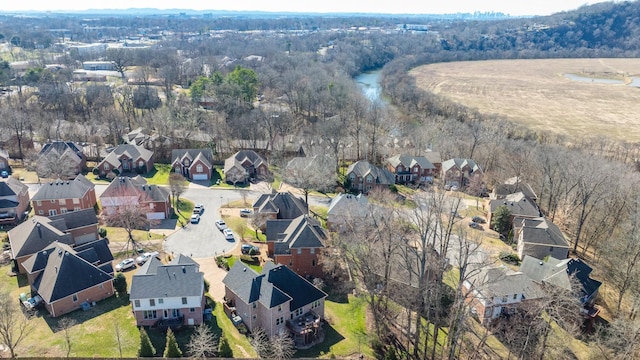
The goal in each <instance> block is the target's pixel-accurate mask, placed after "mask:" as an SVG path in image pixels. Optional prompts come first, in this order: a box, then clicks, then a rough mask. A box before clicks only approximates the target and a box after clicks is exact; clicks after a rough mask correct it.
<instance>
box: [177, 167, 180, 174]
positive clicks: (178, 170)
mask: <svg viewBox="0 0 640 360" xmlns="http://www.w3.org/2000/svg"><path fill="white" fill-rule="evenodd" d="M176 172H177V173H178V174H180V167H179V166H176Z"/></svg>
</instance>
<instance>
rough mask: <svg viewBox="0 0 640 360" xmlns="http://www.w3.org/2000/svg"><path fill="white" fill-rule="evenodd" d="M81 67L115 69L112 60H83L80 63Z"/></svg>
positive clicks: (89, 69)
mask: <svg viewBox="0 0 640 360" xmlns="http://www.w3.org/2000/svg"><path fill="white" fill-rule="evenodd" d="M82 69H83V70H87V71H98V70H103V71H116V65H115V64H114V63H113V61H85V62H83V63H82Z"/></svg>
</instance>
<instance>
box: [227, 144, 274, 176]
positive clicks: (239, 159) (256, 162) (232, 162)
mask: <svg viewBox="0 0 640 360" xmlns="http://www.w3.org/2000/svg"><path fill="white" fill-rule="evenodd" d="M246 160H249V162H250V163H251V164H253V167H254V168H257V167H258V166H260V165H262V164H264V165H267V166H269V164H268V163H267V160H265V158H263V157H262V156H260V155H259V154H258V153H257V152H255V151H253V150H240V151H238V152H237V153H235V154H233V155H231V156H230V157H228V158H227V159H226V160H225V161H224V172H225V173H226V172H227V171H228V170H230V169H232V168H234V167H238V168H241V169H244V168H243V167H242V163H243V162H245V161H246Z"/></svg>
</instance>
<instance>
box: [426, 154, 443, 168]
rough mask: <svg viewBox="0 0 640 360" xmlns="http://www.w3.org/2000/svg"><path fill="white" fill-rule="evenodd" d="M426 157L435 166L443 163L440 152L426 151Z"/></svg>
mask: <svg viewBox="0 0 640 360" xmlns="http://www.w3.org/2000/svg"><path fill="white" fill-rule="evenodd" d="M424 157H426V158H427V160H429V162H430V163H432V164H434V165H435V164H441V163H442V157H441V156H440V153H439V152H438V151H425V153H424Z"/></svg>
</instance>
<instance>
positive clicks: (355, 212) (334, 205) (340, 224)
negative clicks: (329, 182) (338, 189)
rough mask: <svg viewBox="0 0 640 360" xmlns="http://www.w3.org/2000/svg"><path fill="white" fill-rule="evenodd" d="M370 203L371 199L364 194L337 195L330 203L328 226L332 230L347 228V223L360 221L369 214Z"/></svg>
mask: <svg viewBox="0 0 640 360" xmlns="http://www.w3.org/2000/svg"><path fill="white" fill-rule="evenodd" d="M368 204H369V200H368V199H367V197H366V196H365V195H363V194H359V195H353V194H344V193H340V194H338V195H336V196H335V197H334V198H333V199H331V202H330V203H329V210H328V212H327V228H329V230H332V231H339V230H346V229H345V226H347V224H350V223H352V222H359V221H360V220H362V219H364V218H365V217H366V216H367V213H368V208H369V206H368Z"/></svg>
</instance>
